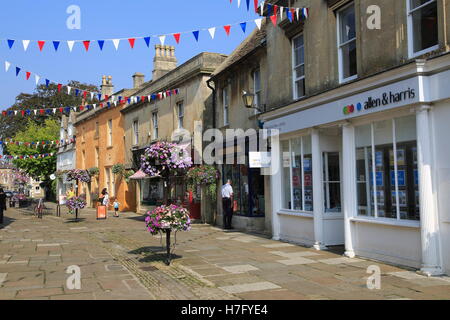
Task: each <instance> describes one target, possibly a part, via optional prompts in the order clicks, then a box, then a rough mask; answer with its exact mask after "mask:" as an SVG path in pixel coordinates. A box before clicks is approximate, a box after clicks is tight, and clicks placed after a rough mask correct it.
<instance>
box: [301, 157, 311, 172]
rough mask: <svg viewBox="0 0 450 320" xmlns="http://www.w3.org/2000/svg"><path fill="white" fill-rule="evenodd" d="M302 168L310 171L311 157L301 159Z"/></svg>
mask: <svg viewBox="0 0 450 320" xmlns="http://www.w3.org/2000/svg"><path fill="white" fill-rule="evenodd" d="M303 169H304V170H305V172H307V171H311V159H310V158H304V159H303Z"/></svg>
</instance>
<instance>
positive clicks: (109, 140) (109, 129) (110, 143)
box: [108, 119, 113, 147]
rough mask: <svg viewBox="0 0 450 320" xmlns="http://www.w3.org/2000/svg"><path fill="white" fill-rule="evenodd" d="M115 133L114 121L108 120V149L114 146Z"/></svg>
mask: <svg viewBox="0 0 450 320" xmlns="http://www.w3.org/2000/svg"><path fill="white" fill-rule="evenodd" d="M112 141H113V132H112V119H109V120H108V147H110V146H112Z"/></svg>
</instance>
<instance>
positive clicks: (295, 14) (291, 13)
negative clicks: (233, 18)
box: [230, 0, 309, 24]
mask: <svg viewBox="0 0 450 320" xmlns="http://www.w3.org/2000/svg"><path fill="white" fill-rule="evenodd" d="M236 2H237V6H238V8H240V6H241V0H236ZM245 2H246V5H247V11H249V10H250V0H245ZM232 3H233V0H230V4H232ZM253 7H254V9H255V13H259V14H260V15H261V16H264V9H267V17H270V19H271V20H272V22H275V23H274V24H276V19H277V16H278V14H279V15H280V18H281V20H283V15H285V16H286V18H288V19H289V21H291V22H292V21H293V20H294V19H295V18H297V20H300V18H304V19H306V18H308V16H309V9H308V8H295V7H284V6H279V5H273V4H270V3H266V2H265V1H261V3H259V0H253ZM258 8H259V9H258ZM274 16H275V17H274Z"/></svg>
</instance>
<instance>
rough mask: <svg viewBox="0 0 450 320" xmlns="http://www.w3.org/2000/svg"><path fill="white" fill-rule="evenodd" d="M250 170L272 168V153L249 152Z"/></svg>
mask: <svg viewBox="0 0 450 320" xmlns="http://www.w3.org/2000/svg"><path fill="white" fill-rule="evenodd" d="M248 158H249V163H250V168H270V166H271V160H272V155H271V153H270V152H249V153H248Z"/></svg>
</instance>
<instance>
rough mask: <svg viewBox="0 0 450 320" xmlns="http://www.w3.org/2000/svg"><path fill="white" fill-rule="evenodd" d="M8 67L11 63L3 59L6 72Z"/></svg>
mask: <svg viewBox="0 0 450 320" xmlns="http://www.w3.org/2000/svg"><path fill="white" fill-rule="evenodd" d="M9 67H11V63H9V62H8V61H5V72H8V70H9Z"/></svg>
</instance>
